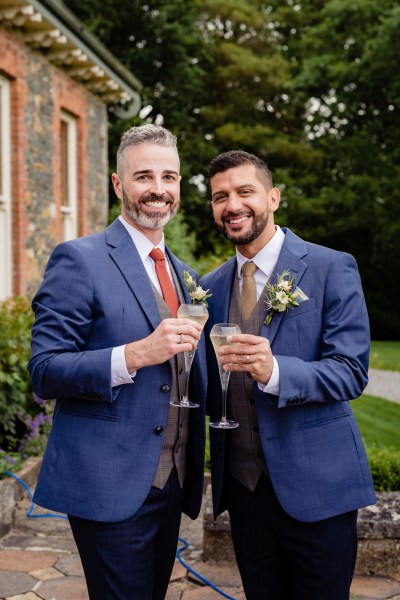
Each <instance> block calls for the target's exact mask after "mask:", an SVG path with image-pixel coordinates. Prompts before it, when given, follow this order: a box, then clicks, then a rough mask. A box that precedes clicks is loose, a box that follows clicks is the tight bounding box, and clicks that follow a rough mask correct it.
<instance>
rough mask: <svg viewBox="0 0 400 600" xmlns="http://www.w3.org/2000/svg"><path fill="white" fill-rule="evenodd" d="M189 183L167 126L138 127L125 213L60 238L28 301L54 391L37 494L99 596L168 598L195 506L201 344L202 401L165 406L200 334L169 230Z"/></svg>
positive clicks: (37, 352)
mask: <svg viewBox="0 0 400 600" xmlns="http://www.w3.org/2000/svg"><path fill="white" fill-rule="evenodd" d="M180 179H181V177H180V174H179V156H178V151H177V148H176V138H175V136H173V135H172V133H171V132H170V131H168V130H166V129H164V128H163V127H158V126H155V125H142V126H140V127H132V128H131V129H129V130H128V131H127V132H126V133H125V134H124V135H123V137H122V139H121V145H120V148H119V150H118V154H117V172H116V173H114V174H113V175H112V181H113V185H114V189H115V192H116V195H117V196H118V198H119V199H120V200H121V201H122V210H121V216H120V217H119V218H118V219H116V220H115V221H114V223H112V224H111V225H110V226H109V227H108V228H107V229H106V230H105V231H103V232H101V233H97V234H95V235H92V236H88V237H85V238H81V239H77V240H72V241H70V242H66V243H63V244H60V245H59V246H58V247H57V248H56V249H55V250H54V252H53V254H52V256H51V257H50V260H49V264H48V266H47V269H46V273H45V278H44V281H43V283H42V285H41V287H40V289H39V291H38V292H37V294H36V295H35V298H34V300H33V309H34V311H35V315H36V320H35V324H34V326H33V332H32V355H31V360H30V362H29V371H30V375H31V379H32V383H33V387H34V389H35V391H36V393H37V394H38V395H39V396H40V397H41V398H56V406H55V414H54V422H53V426H52V430H51V433H50V437H49V440H48V444H47V448H46V453H45V456H44V459H43V465H42V469H41V473H40V476H39V481H38V484H37V487H36V491H35V496H34V500H35V502H36V503H37V504H39V505H41V506H44V507H46V508H49V509H52V510H56V511H59V512H64V513H66V514H68V517H69V521H70V524H71V528H72V531H73V534H74V537H75V541H76V544H77V547H78V550H79V553H80V556H81V560H82V564H83V568H84V571H85V576H86V581H87V585H88V590H89V595H90V598H91V600H128V599H132V600H133V599H136V600H162V599H163V598H164V597H165V593H166V590H167V586H168V582H169V577H170V574H171V571H172V567H173V563H174V558H175V552H176V546H177V538H178V532H179V524H180V518H181V512H182V510H184V511H185V512H186V513H187V514H188V515H189V516H190V517H191V518H196V517H197V515H198V513H199V509H200V504H201V498H202V481H203V473H204V462H203V456H204V445H205V431H204V420H205V402H204V399H205V387H206V370H205V360H204V350H203V340H201V341H200V343H199V348H198V351H197V352H196V355H195V359H194V365H193V370H192V373H193V387H192V388H191V393H192V398H193V400H194V401H197V403H198V404H200V408H196V409H195V410H190V411H189V410H187V409H185V408H182V409H181V408H176V407H174V406H171V405H170V401H171V400H177V399H178V398H180V396H181V393H180V390H182V389H183V388H182V386H183V385H184V378H185V365H184V354H183V353H184V351H191V350H193V349H194V348H195V347H197V344H198V342H199V340H200V335H201V326H200V325H198V324H197V323H195V322H194V321H192V320H189V319H184V318H179V319H177V318H175V317H176V316H177V308H178V306H179V304H180V303H190V297H189V294H188V290H187V289H186V287H185V284H184V277H183V275H184V271H186V270H187V271H189V273H191V275H192V277H193V278H194V279H196V274H195V273H194V272H193V271H191V269H190V268H189V267H188V266H187V265H185V264H184V263H182V262H181V261H180V260H179V259H177V258H176V257H175V256H174V255H173V254H172V253H171V251H170V250H169V249H168V248H166V247H165V243H164V236H163V227H164V225H165V224H166V223H167V222H168V221H169V220H170V219H171V218H172V217H173V216H174V214H175V213H176V211H177V210H178V207H179V185H180ZM164 251H165V252H164Z"/></svg>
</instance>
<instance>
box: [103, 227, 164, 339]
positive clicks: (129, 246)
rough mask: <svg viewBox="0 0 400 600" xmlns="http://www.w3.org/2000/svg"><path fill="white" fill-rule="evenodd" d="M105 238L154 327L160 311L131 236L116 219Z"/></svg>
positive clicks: (107, 230) (158, 321)
mask: <svg viewBox="0 0 400 600" xmlns="http://www.w3.org/2000/svg"><path fill="white" fill-rule="evenodd" d="M106 240H107V244H108V245H109V246H110V257H111V259H112V260H113V261H114V262H115V264H116V265H117V267H118V269H119V270H120V271H121V273H122V275H123V276H124V278H125V280H126V282H127V284H128V286H129V287H130V289H131V291H132V293H133V294H134V296H135V297H136V299H137V301H138V302H139V304H140V306H141V307H142V310H143V312H144V313H145V314H146V315H147V318H148V319H149V321H150V323H151V324H152V326H153V327H154V329H155V328H156V327H157V326H158V325H159V324H160V313H159V311H158V307H157V302H156V299H155V297H154V294H153V290H152V289H151V285H150V281H149V277H148V275H147V272H146V269H145V268H144V266H143V263H142V260H141V258H140V256H139V253H138V251H137V250H136V246H135V244H134V243H133V241H132V238H131V237H130V235H129V233H128V232H127V231H126V229H125V227H124V226H123V225H122V224H121V223H120V222H119V221H118V219H117V220H116V221H114V223H112V224H111V225H110V226H109V227H108V228H107V229H106Z"/></svg>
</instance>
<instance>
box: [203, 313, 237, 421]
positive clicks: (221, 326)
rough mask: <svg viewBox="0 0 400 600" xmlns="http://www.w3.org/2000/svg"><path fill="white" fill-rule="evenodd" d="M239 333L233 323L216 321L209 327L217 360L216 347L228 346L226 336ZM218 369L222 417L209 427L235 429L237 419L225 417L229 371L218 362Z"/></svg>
mask: <svg viewBox="0 0 400 600" xmlns="http://www.w3.org/2000/svg"><path fill="white" fill-rule="evenodd" d="M239 333H241V331H240V327H239V325H235V324H234V323H217V324H216V325H214V327H213V328H212V329H211V333H210V338H211V341H212V345H213V346H214V350H215V354H216V357H217V360H218V356H219V355H218V348H221V346H229V342H228V340H227V338H228V336H230V335H238V334H239ZM218 369H219V376H220V379H221V387H222V417H221V420H220V421H214V422H213V423H210V427H215V428H216V429H235V427H239V423H238V422H237V421H230V420H228V419H227V418H226V396H227V391H228V383H229V377H230V374H231V372H230V371H224V366H223V365H221V363H220V362H218Z"/></svg>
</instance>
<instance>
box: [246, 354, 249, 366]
mask: <svg viewBox="0 0 400 600" xmlns="http://www.w3.org/2000/svg"><path fill="white" fill-rule="evenodd" d="M249 362H250V356H249V355H248V354H247V355H246V364H248V363H249Z"/></svg>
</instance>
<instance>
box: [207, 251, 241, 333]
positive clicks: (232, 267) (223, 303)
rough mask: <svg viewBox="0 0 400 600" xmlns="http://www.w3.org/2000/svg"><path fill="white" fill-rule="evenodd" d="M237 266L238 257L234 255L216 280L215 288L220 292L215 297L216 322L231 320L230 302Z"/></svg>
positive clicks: (221, 269) (219, 272)
mask: <svg viewBox="0 0 400 600" xmlns="http://www.w3.org/2000/svg"><path fill="white" fill-rule="evenodd" d="M236 268H237V263H236V257H233V258H231V259H230V260H228V262H227V263H225V264H224V265H223V266H222V267H221V268H220V270H219V271H218V274H217V276H216V279H215V282H214V285H215V289H216V290H218V294H215V296H216V297H215V298H213V301H214V302H213V304H214V319H213V321H214V323H227V322H228V320H229V304H230V298H231V291H232V285H233V278H234V277H235V273H236ZM210 293H213V290H212V289H210Z"/></svg>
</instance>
